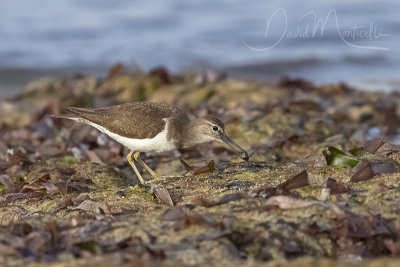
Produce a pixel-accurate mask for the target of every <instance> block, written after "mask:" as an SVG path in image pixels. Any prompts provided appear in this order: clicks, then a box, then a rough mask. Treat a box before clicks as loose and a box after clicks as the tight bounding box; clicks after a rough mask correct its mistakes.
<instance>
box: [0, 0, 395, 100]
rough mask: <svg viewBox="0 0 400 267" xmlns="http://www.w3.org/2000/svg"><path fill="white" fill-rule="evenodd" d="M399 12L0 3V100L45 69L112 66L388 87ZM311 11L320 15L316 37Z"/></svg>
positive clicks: (312, 1)
mask: <svg viewBox="0 0 400 267" xmlns="http://www.w3.org/2000/svg"><path fill="white" fill-rule="evenodd" d="M399 11H400V2H398V1H395V0H388V1H357V0H352V1H343V0H340V1H334V2H333V1H332V3H331V2H330V1H321V0H305V1H267V0H253V1H249V2H245V1H239V0H235V1H227V0H225V1H211V0H203V1H189V0H187V1H162V0H154V1H122V0H116V1H106V0H96V1H94V0H87V1H79V0H42V1H30V0H18V1H15V0H2V1H1V2H0V94H2V95H4V94H13V93H15V92H16V91H17V90H20V88H21V86H22V84H23V83H24V82H26V80H28V79H32V78H35V77H38V76H41V75H43V74H47V73H50V74H61V75H68V74H71V73H74V72H78V71H79V72H84V73H95V74H103V73H104V72H105V70H106V69H107V68H109V67H110V66H112V65H113V64H115V63H116V62H122V63H124V64H125V65H127V66H128V67H132V68H133V67H137V66H139V67H140V68H141V69H143V70H149V69H151V68H153V67H156V66H160V65H162V66H166V67H167V68H168V69H170V70H171V71H174V72H180V71H183V70H185V69H187V68H215V69H221V70H225V71H227V72H228V73H231V74H233V75H236V76H241V77H249V76H250V77H257V78H260V79H265V80H270V81H276V80H278V79H279V78H281V77H283V76H286V75H288V76H291V77H304V78H308V79H311V80H313V81H315V82H317V83H327V82H337V81H345V82H349V83H351V84H354V85H357V86H359V87H361V88H372V89H382V90H396V89H397V88H399V84H400V83H399V82H398V81H399V80H400V79H399V77H400V63H399V62H400V52H399V48H398V45H399V43H400V38H399V36H400V35H399V31H400V27H399V26H400V16H399V15H400V13H399ZM274 14H275V15H274ZM273 15H274V16H273ZM314 15H315V16H316V18H318V19H322V20H323V21H325V19H326V25H325V27H324V29H323V31H322V34H321V33H320V30H319V29H320V28H318V27H317V28H318V29H317V30H316V31H315V32H313V29H314V26H315V25H316V23H315V22H314ZM302 17H303V18H302ZM268 19H270V23H269V28H268V29H269V30H268V35H267V37H266V36H265V34H266V28H267V20H268ZM371 25H372V26H371ZM354 26H356V30H355V31H354V32H352V31H351V29H352V27H354ZM370 28H372V29H375V30H373V31H372V32H373V34H369V35H368V34H367V33H368V32H370ZM296 32H297V33H298V35H296ZM345 34H347V36H345V38H343V35H345ZM351 34H353V35H351ZM281 37H282V40H281V41H279V40H280V38H281ZM341 37H342V38H341ZM356 46H357V47H356Z"/></svg>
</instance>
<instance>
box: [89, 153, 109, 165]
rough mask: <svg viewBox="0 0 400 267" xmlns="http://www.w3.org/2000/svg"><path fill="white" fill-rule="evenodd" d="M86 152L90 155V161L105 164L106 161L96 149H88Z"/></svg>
mask: <svg viewBox="0 0 400 267" xmlns="http://www.w3.org/2000/svg"><path fill="white" fill-rule="evenodd" d="M86 153H87V155H88V157H89V160H90V162H93V163H97V164H100V165H105V164H104V162H103V161H102V160H101V159H100V158H99V156H97V154H96V153H95V152H94V151H92V150H88V151H87V152H86Z"/></svg>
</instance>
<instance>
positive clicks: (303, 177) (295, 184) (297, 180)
mask: <svg viewBox="0 0 400 267" xmlns="http://www.w3.org/2000/svg"><path fill="white" fill-rule="evenodd" d="M309 184H310V183H309V181H308V174H307V171H305V170H304V171H302V172H301V173H299V174H297V175H295V176H293V177H292V178H290V179H288V180H286V181H285V182H283V183H281V184H280V185H278V186H277V188H280V189H283V190H287V191H290V190H293V189H297V188H300V187H303V186H307V185H309Z"/></svg>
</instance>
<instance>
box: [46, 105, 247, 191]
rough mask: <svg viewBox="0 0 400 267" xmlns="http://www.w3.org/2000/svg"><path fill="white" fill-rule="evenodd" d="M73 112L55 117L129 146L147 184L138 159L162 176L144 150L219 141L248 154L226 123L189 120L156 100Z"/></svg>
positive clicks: (129, 157)
mask: <svg viewBox="0 0 400 267" xmlns="http://www.w3.org/2000/svg"><path fill="white" fill-rule="evenodd" d="M67 109H68V110H69V111H70V112H71V113H70V114H53V115H51V116H52V117H53V118H61V119H69V120H73V121H77V122H81V123H85V124H88V125H90V126H92V127H94V128H96V129H97V130H99V131H100V132H102V133H105V134H106V135H108V136H109V137H111V138H112V139H114V140H115V141H117V142H119V143H120V144H122V145H123V146H125V147H127V148H128V149H129V150H130V152H129V153H128V155H127V160H128V162H129V164H130V165H131V167H132V169H133V170H134V172H135V174H136V175H137V177H138V179H139V181H140V182H141V183H142V184H146V181H145V180H144V179H143V177H142V175H141V174H140V172H139V171H138V169H137V167H136V165H135V161H136V162H137V163H139V164H140V165H142V166H143V167H144V168H145V169H146V170H147V171H148V172H149V173H150V175H151V176H152V177H153V179H157V178H159V176H158V175H157V174H156V173H155V172H154V171H153V170H152V169H151V168H150V167H149V166H148V165H147V164H146V163H145V162H144V161H143V160H142V159H141V158H140V153H141V152H146V153H158V152H166V151H171V150H175V149H182V148H189V147H193V146H195V145H197V144H201V143H206V142H211V141H219V142H223V143H225V144H227V145H228V146H229V147H230V148H232V149H233V151H234V152H236V153H237V154H238V155H239V156H240V157H241V158H242V159H243V160H244V161H248V160H249V155H248V153H247V152H246V151H245V150H244V149H243V148H241V147H240V146H239V145H238V144H237V143H235V142H234V141H233V140H232V139H231V138H229V137H228V136H227V135H226V133H225V125H224V123H223V122H222V121H221V120H219V119H217V118H215V117H211V116H205V117H201V118H197V119H194V120H190V119H189V117H188V115H187V114H186V113H185V112H184V111H182V110H181V109H179V108H177V107H175V106H173V105H169V104H165V103H157V102H146V101H143V102H132V103H125V104H120V105H114V106H109V107H105V108H98V109H93V108H79V107H68V108H67Z"/></svg>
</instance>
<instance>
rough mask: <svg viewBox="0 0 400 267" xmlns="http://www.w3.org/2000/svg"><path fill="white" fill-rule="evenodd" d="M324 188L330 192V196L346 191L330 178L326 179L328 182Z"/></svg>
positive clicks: (341, 185)
mask: <svg viewBox="0 0 400 267" xmlns="http://www.w3.org/2000/svg"><path fill="white" fill-rule="evenodd" d="M326 187H327V188H329V189H330V190H331V191H330V193H331V195H335V194H341V193H345V192H347V191H348V189H347V187H346V186H345V185H343V184H341V183H338V182H336V180H335V179H332V178H328V180H327V181H326Z"/></svg>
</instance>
